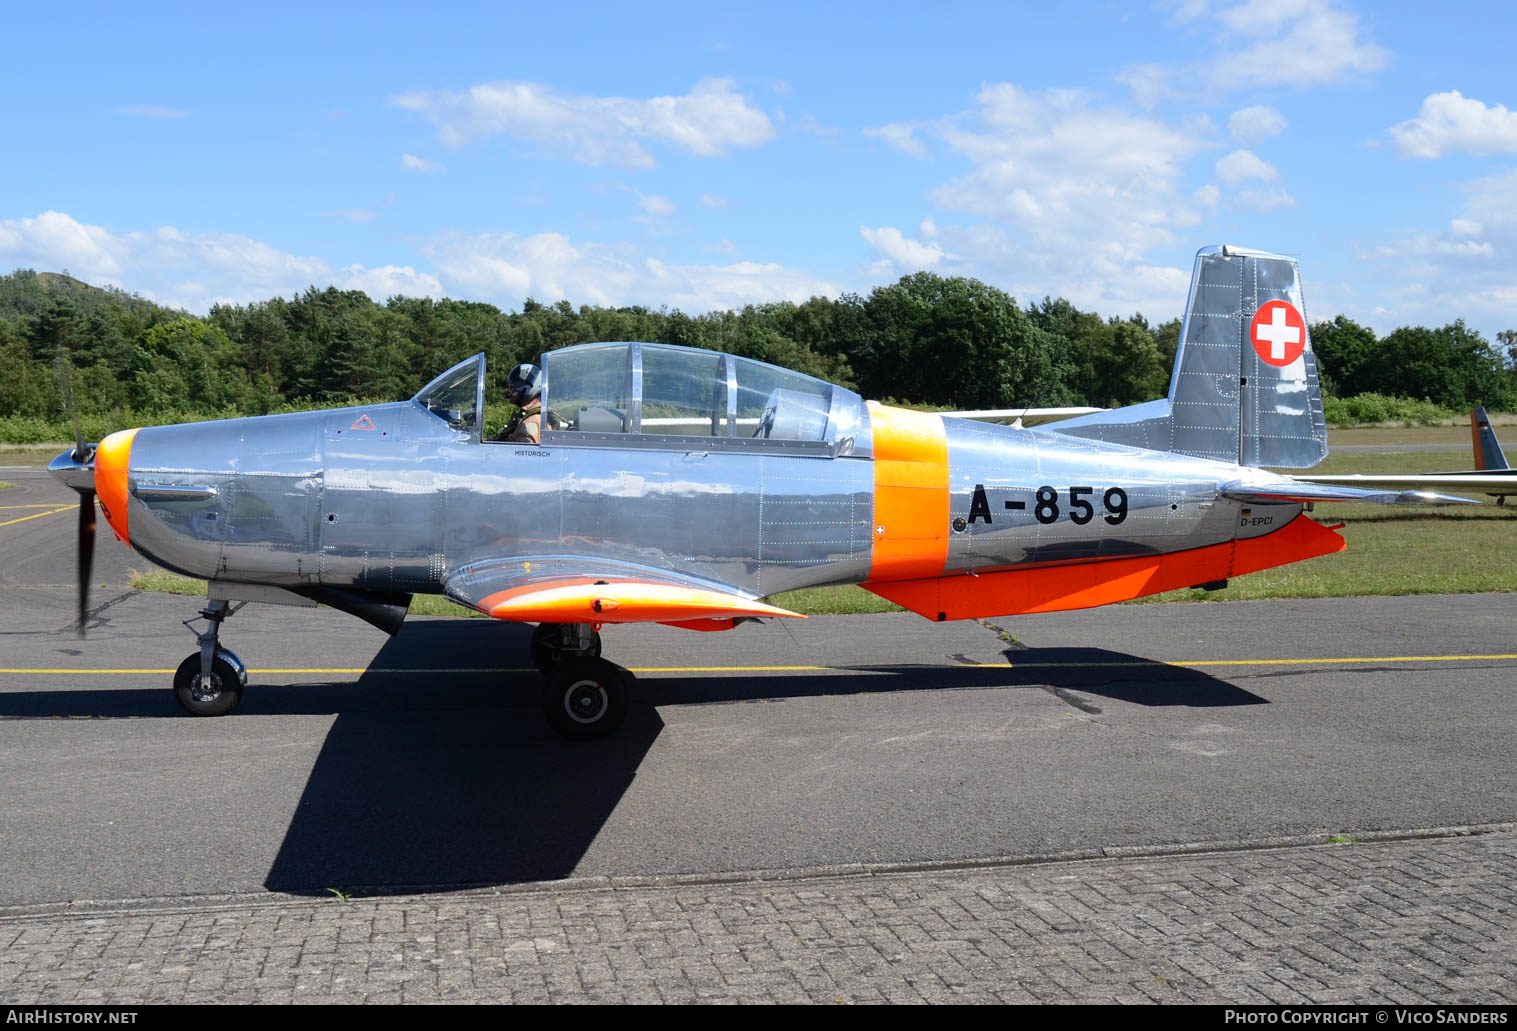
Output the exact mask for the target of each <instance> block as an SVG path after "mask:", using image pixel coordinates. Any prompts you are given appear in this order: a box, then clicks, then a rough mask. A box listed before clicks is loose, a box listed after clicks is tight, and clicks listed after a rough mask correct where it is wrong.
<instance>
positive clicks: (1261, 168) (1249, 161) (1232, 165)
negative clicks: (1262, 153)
mask: <svg viewBox="0 0 1517 1031" xmlns="http://www.w3.org/2000/svg"><path fill="white" fill-rule="evenodd" d="M1216 168H1217V178H1218V179H1221V180H1222V181H1223V182H1224V183H1227V184H1228V185H1229V186H1236V185H1238V184H1239V183H1241V182H1244V181H1246V180H1249V179H1259V180H1262V181H1264V182H1274V181H1275V180H1276V179H1278V178H1280V171H1279V169H1277V168H1275V166H1274V165H1272V164H1270V163H1269V162H1268V161H1265V160H1264V159H1263V158H1261V157H1259V155H1257V154H1255V153H1254V152H1253V151H1251V150H1235V151H1233V152H1232V153H1231V154H1229V155H1227V157H1225V158H1222V159H1220V160H1219V161H1218V162H1217V165H1216Z"/></svg>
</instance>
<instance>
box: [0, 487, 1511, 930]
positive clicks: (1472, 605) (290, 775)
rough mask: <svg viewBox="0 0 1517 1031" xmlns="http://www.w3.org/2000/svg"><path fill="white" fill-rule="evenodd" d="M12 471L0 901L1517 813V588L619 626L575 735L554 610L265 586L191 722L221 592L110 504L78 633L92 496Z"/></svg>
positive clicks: (545, 875) (4, 599) (467, 879)
mask: <svg viewBox="0 0 1517 1031" xmlns="http://www.w3.org/2000/svg"><path fill="white" fill-rule="evenodd" d="M0 479H8V480H11V481H12V482H16V483H17V484H18V485H19V486H18V487H17V488H15V489H12V490H5V491H0V506H5V507H0V783H3V784H4V785H6V804H5V805H4V806H3V807H0V870H4V871H5V873H4V876H3V877H0V905H7V906H16V905H36V904H39V903H48V902H64V901H70V900H86V899H93V900H101V899H143V898H173V897H193V896H201V895H221V894H226V893H238V892H260V891H273V892H282V893H293V894H298V895H312V896H318V895H327V893H328V889H331V888H338V889H342V890H344V891H374V890H386V891H389V890H431V889H436V888H453V887H458V886H464V885H474V886H479V885H499V884H512V883H520V882H525V881H539V880H550V879H556V878H562V877H569V876H587V875H609V876H618V875H647V874H672V873H711V872H720V871H753V870H772V869H782V868H792V867H803V866H813V865H819V864H846V863H896V862H919V861H938V860H953V859H977V858H985V857H994V856H1003V855H1026V854H1052V853H1059V852H1063V851H1068V850H1082V849H1090V848H1103V847H1121V846H1142V845H1167V844H1183V843H1187V842H1196V841H1213V842H1217V841H1235V840H1257V839H1260V838H1267V837H1271V836H1283V835H1301V834H1317V833H1345V834H1353V833H1355V832H1365V831H1382V830H1406V829H1413V828H1418V827H1432V826H1449V825H1456V824H1491V823H1502V822H1509V821H1513V820H1517V749H1514V748H1513V747H1512V739H1513V729H1514V727H1517V691H1514V690H1513V685H1514V683H1517V641H1514V640H1513V634H1512V629H1513V626H1514V625H1517V622H1514V620H1517V595H1473V596H1445V597H1436V596H1423V597H1410V598H1385V599H1340V600H1328V601H1283V602H1255V603H1230V604H1225V605H1222V604H1215V605H1162V606H1118V607H1114V608H1107V609H1101V610H1094V611H1088V612H1072V613H1058V614H1050V615H1044V616H1035V617H1021V618H1017V619H1009V620H1004V621H992V622H991V623H988V624H982V623H974V622H967V623H952V624H931V623H928V622H926V621H924V620H922V619H920V618H919V617H916V616H914V615H909V614H901V615H885V616H857V617H818V618H814V619H810V620H806V621H778V622H774V623H768V624H764V625H760V626H746V627H742V628H740V629H738V630H736V631H733V632H731V633H727V634H695V633H690V632H687V631H681V630H675V629H670V628H663V627H628V628H609V629H608V630H607V631H606V632H605V653H606V655H607V656H608V657H609V658H612V659H614V660H615V661H618V662H620V663H622V664H623V665H626V666H629V667H632V668H634V669H637V670H640V671H641V672H640V673H639V687H638V692H637V696H636V699H635V702H634V704H633V706H632V709H631V715H630V716H629V718H628V721H627V723H626V725H625V726H624V728H623V729H622V730H621V732H620V733H619V734H618V735H617V736H616V737H615V738H613V739H611V740H608V741H603V742H597V743H570V742H565V741H562V740H560V739H559V738H558V737H557V736H555V735H554V734H553V733H552V732H551V731H549V730H548V728H547V726H546V724H545V722H544V721H543V718H542V716H541V714H540V712H539V711H538V701H537V692H538V687H539V684H540V679H539V677H538V675H537V674H536V673H535V672H534V671H530V670H529V669H527V668H526V667H527V666H528V663H527V661H526V647H525V646H526V639H527V630H526V629H525V628H521V627H516V626H510V625H503V624H498V623H494V622H491V621H486V620H447V619H418V620H413V621H411V622H408V623H407V625H406V627H405V629H404V630H403V631H402V633H401V634H400V635H399V636H398V637H396V638H394V639H389V638H386V637H385V635H383V634H382V633H381V632H379V631H377V630H374V629H373V628H371V627H369V626H367V625H366V624H363V623H361V622H359V621H357V620H355V619H352V618H351V617H348V616H345V615H343V614H341V613H337V612H334V611H331V610H328V609H325V608H323V609H296V608H283V607H274V606H253V605H250V606H248V607H247V608H246V609H245V610H243V611H242V612H239V613H238V614H237V615H236V616H234V617H233V618H232V619H231V620H230V621H229V622H228V623H227V625H226V627H225V628H224V632H223V638H222V639H223V643H224V644H225V645H226V646H227V647H230V648H231V649H232V650H234V651H236V652H237V653H238V654H240V655H241V656H242V658H243V659H244V661H245V662H246V663H247V665H248V666H249V668H250V671H251V676H250V685H249V688H248V691H247V694H246V696H245V697H244V700H243V704H242V706H241V707H240V708H239V709H238V710H237V711H236V712H235V713H234V714H232V715H230V716H228V717H224V718H220V719H194V718H191V717H188V716H183V715H181V713H180V710H179V709H178V707H177V706H176V705H175V703H174V701H173V698H172V695H171V693H170V690H169V679H170V672H169V671H171V670H172V669H173V668H174V667H175V666H177V665H178V663H179V661H180V660H181V659H182V658H183V657H184V656H185V655H187V654H188V653H189V652H190V651H191V650H192V647H193V644H194V642H193V638H192V637H191V635H190V634H189V633H187V632H186V631H185V630H183V629H182V628H181V627H180V626H179V621H180V620H183V619H187V618H190V617H191V616H193V615H194V613H195V611H196V609H197V608H198V607H199V603H198V602H197V601H196V600H195V599H189V598H179V597H173V596H167V595H153V594H141V593H137V592H133V591H131V590H129V589H128V588H126V587H125V583H126V580H127V571H128V570H129V568H131V567H132V566H133V565H137V566H139V567H141V566H143V565H144V563H143V562H142V560H140V559H136V558H135V557H134V556H132V555H131V554H130V553H129V552H127V551H126V550H125V549H124V548H122V547H121V546H120V545H119V544H117V543H116V542H114V541H112V540H110V539H109V536H110V535H109V531H108V530H107V529H106V528H105V526H104V523H103V522H102V523H101V538H102V539H101V542H100V549H99V554H98V556H97V564H96V571H95V575H94V576H93V577H92V579H93V581H94V582H95V583H96V584H104V585H106V586H104V587H100V586H97V587H95V588H94V590H93V592H92V597H91V602H90V606H91V615H90V619H89V626H90V629H89V636H88V638H87V639H85V640H83V641H81V640H78V639H77V638H76V637H75V635H74V633H73V629H72V620H73V612H74V605H75V601H74V593H73V587H72V581H73V538H74V516H73V514H72V504H73V502H72V499H71V498H70V497H69V496H68V494H67V492H66V491H62V490H61V489H60V488H57V487H55V485H53V484H52V481H51V480H50V478H48V477H46V474H45V472H43V471H42V470H40V469H33V470H15V469H10V470H4V471H0ZM32 505H35V506H38V507H35V508H32V507H11V506H32ZM1351 546H1352V545H1351ZM997 623H999V626H998V625H996V624H997Z"/></svg>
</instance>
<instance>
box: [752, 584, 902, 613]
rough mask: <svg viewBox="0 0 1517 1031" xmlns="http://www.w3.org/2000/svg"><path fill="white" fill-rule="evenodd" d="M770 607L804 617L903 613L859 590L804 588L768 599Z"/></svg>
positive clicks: (891, 603)
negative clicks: (776, 606) (777, 607)
mask: <svg viewBox="0 0 1517 1031" xmlns="http://www.w3.org/2000/svg"><path fill="white" fill-rule="evenodd" d="M769 601H770V603H771V604H774V605H778V606H779V607H780V608H782V609H789V610H790V611H792V612H800V613H802V614H804V615H807V616H837V615H851V614H854V613H860V612H905V611H906V610H905V609H903V608H901V607H900V606H899V605H897V604H896V603H895V602H893V601H886V600H885V599H884V598H881V597H880V596H879V595H878V594H870V593H869V592H868V591H866V590H864V588H862V587H805V588H802V589H801V590H799V591H786V592H785V593H784V594H776V595H775V596H774V597H772V598H770V599H769Z"/></svg>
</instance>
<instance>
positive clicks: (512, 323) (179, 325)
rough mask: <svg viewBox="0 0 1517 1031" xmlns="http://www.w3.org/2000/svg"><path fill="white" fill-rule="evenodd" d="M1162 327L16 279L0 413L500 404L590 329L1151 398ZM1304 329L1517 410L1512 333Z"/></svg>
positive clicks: (920, 294) (924, 376)
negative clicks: (457, 382)
mask: <svg viewBox="0 0 1517 1031" xmlns="http://www.w3.org/2000/svg"><path fill="white" fill-rule="evenodd" d="M1179 335H1180V320H1179V319H1177V318H1171V319H1169V320H1167V321H1164V322H1160V323H1157V324H1152V323H1150V322H1149V321H1148V320H1147V319H1145V318H1144V317H1143V316H1142V315H1133V316H1131V317H1129V318H1125V319H1120V318H1102V317H1101V316H1099V315H1097V314H1095V313H1093V312H1085V311H1081V310H1079V309H1078V308H1076V307H1075V306H1074V305H1073V304H1071V303H1070V302H1069V301H1067V300H1064V299H1063V298H1058V299H1052V298H1044V299H1043V300H1042V301H1040V302H1038V303H1035V304H1030V305H1027V306H1026V307H1023V306H1021V305H1019V304H1018V302H1017V301H1016V300H1015V299H1014V298H1013V297H1011V296H1010V295H1008V294H1006V293H1005V292H1004V291H1001V290H998V289H996V288H995V287H993V286H989V285H987V284H985V283H982V282H980V281H978V280H975V279H970V278H965V277H957V276H956V277H943V276H938V275H935V274H933V273H930V272H918V273H916V274H914V275H910V276H906V277H904V278H902V279H900V280H899V281H898V282H895V283H892V284H889V285H885V286H879V287H875V288H874V289H872V290H871V291H869V293H868V294H867V295H863V294H844V295H842V296H841V297H839V298H837V299H835V300H834V299H830V298H826V297H813V298H812V299H811V300H809V301H806V302H805V303H802V304H794V303H791V302H786V301H781V302H774V303H770V304H759V305H749V306H746V307H744V308H742V309H741V310H729V311H713V312H709V313H706V314H701V315H687V314H685V313H684V312H681V311H678V310H674V311H669V310H666V309H650V308H647V307H642V306H637V305H632V306H626V307H618V308H608V307H596V306H590V305H582V306H580V307H575V306H574V305H572V304H571V303H570V302H569V301H567V300H560V301H558V302H557V303H555V304H540V303H538V302H537V301H535V300H532V299H530V298H529V299H527V300H526V301H525V302H524V303H523V305H522V307H521V310H520V311H502V310H501V309H499V308H497V307H496V306H494V305H491V304H484V303H480V302H474V301H459V300H451V299H444V300H433V299H430V298H414V297H391V298H389V299H388V300H387V301H386V302H385V303H383V304H380V303H377V302H375V301H374V300H373V299H371V298H370V297H369V296H368V295H367V294H364V293H363V292H361V291H356V290H348V291H343V290H338V289H336V288H335V287H329V288H327V289H325V290H318V289H316V288H314V287H313V288H310V289H308V290H306V291H305V292H304V293H302V294H300V295H299V296H296V297H292V298H289V299H285V298H282V297H276V298H272V299H270V300H267V301H260V302H256V303H252V304H247V305H217V306H215V307H213V308H212V309H211V310H210V312H209V314H207V315H206V316H204V317H200V316H195V315H191V314H188V313H186V312H183V311H178V310H173V309H169V308H164V307H161V306H158V305H156V304H153V303H151V302H149V301H146V300H144V299H142V298H140V297H136V296H134V295H130V294H126V293H123V292H122V291H119V290H100V289H97V288H94V287H90V286H87V285H86V284H83V283H81V282H80V281H78V280H76V279H72V278H71V277H68V276H67V275H66V274H65V275H56V274H51V273H37V272H34V271H31V270H19V271H16V272H14V273H12V274H11V275H8V276H0V418H4V417H30V418H33V419H41V420H57V419H59V418H60V416H61V413H62V411H63V408H64V400H63V390H62V387H61V381H60V372H59V370H60V368H66V369H67V370H69V371H68V375H69V376H71V378H72V380H71V385H72V387H73V393H74V396H75V398H76V399H77V406H78V410H79V411H80V412H81V413H82V414H84V415H89V416H95V417H97V418H104V419H105V420H106V421H107V422H108V423H110V424H113V425H136V424H139V423H143V422H152V421H169V420H171V419H183V418H188V417H199V418H207V417H220V416H226V415H233V414H263V413H267V412H271V411H277V410H282V409H286V408H288V407H290V406H291V405H292V404H296V405H302V404H332V405H335V404H342V403H347V402H356V401H372V400H393V399H398V398H403V397H408V396H410V395H411V394H413V393H414V392H415V391H416V390H417V389H418V388H419V387H420V386H421V385H422V384H423V383H425V382H427V381H428V380H429V379H431V378H432V377H433V376H435V375H436V374H437V373H439V372H441V371H442V370H444V369H446V368H447V367H448V366H449V365H451V364H453V363H455V362H457V361H460V360H462V359H464V358H466V357H468V356H469V355H472V354H475V353H477V352H479V351H483V352H485V354H486V355H487V356H488V359H489V369H490V377H491V381H492V382H491V384H490V387H491V389H492V391H494V392H495V394H496V395H497V396H498V394H499V392H500V391H499V387H500V386H501V385H503V384H504V381H505V376H506V374H507V372H509V371H510V369H511V367H512V366H514V365H515V364H517V363H519V362H531V361H536V360H537V357H538V355H539V354H541V353H542V352H544V351H547V350H552V349H554V348H559V347H566V346H569V345H571V344H578V343H585V342H589V341H595V340H643V341H657V342H662V343H670V344H681V345H685V346H689V347H703V348H709V349H712V350H719V351H727V352H731V353H734V354H738V355H741V356H744V357H748V358H756V359H759V360H760V361H766V362H770V363H772V364H775V365H781V366H785V367H787V368H791V369H795V370H797V371H800V372H804V373H808V374H811V375H814V376H818V377H821V378H823V379H826V380H830V381H832V382H836V383H842V384H844V385H846V386H849V387H852V388H854V389H856V390H858V391H859V392H860V393H861V394H863V395H864V396H865V397H872V398H879V399H893V400H897V401H902V402H909V403H915V404H925V405H933V406H939V407H954V408H999V407H1011V406H1016V405H1032V406H1052V405H1067V404H1091V405H1099V406H1102V407H1111V406H1117V405H1124V404H1132V403H1135V402H1138V401H1144V400H1148V399H1150V398H1153V397H1159V396H1161V395H1163V394H1164V393H1165V391H1166V389H1167V384H1168V381H1169V374H1170V369H1171V366H1172V365H1173V362H1174V355H1175V350H1176V347H1177V344H1178V341H1179ZM1312 339H1313V344H1314V347H1315V349H1316V352H1317V356H1318V363H1319V368H1320V370H1321V373H1322V379H1323V386H1324V389H1325V390H1326V391H1327V392H1328V393H1335V394H1339V395H1342V396H1347V395H1350V394H1359V393H1370V392H1373V393H1378V394H1385V395H1389V396H1401V397H1409V398H1426V399H1428V400H1430V401H1432V402H1433V403H1435V404H1437V405H1439V406H1442V407H1444V408H1449V409H1455V410H1457V409H1461V408H1464V407H1467V406H1469V405H1471V404H1476V403H1479V404H1484V405H1486V406H1487V407H1490V408H1493V409H1512V408H1517V368H1514V363H1513V350H1514V345H1517V332H1513V331H1507V332H1504V333H1501V334H1498V341H1497V342H1496V343H1495V344H1492V343H1491V342H1489V341H1487V340H1486V339H1485V338H1484V337H1482V336H1481V335H1480V334H1479V333H1477V332H1475V331H1473V330H1471V329H1469V328H1468V327H1467V326H1465V325H1464V323H1463V322H1462V321H1456V322H1454V323H1451V324H1450V325H1447V326H1444V327H1442V328H1441V329H1429V328H1426V327H1420V326H1418V327H1405V328H1401V329H1397V330H1395V331H1394V332H1392V333H1390V334H1389V335H1387V336H1385V337H1377V336H1376V335H1375V333H1374V332H1373V331H1372V330H1370V329H1369V328H1367V327H1365V326H1361V325H1358V324H1357V323H1355V322H1353V321H1352V320H1349V319H1347V318H1345V317H1343V316H1339V317H1338V318H1336V319H1334V320H1332V321H1330V322H1320V323H1317V324H1315V325H1314V326H1313V327H1312ZM60 355H62V356H64V358H65V361H64V362H62V363H60V361H59V356H60Z"/></svg>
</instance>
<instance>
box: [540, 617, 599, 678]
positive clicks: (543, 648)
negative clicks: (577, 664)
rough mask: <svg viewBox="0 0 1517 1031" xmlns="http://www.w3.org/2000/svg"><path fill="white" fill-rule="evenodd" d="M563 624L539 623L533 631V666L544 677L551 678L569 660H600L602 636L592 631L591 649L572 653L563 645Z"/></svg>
mask: <svg viewBox="0 0 1517 1031" xmlns="http://www.w3.org/2000/svg"><path fill="white" fill-rule="evenodd" d="M562 625H563V624H561V623H539V624H538V627H537V629H536V630H534V631H532V646H531V647H532V665H534V666H536V667H537V669H538V671H539V672H540V673H542V675H543V676H545V677H549V678H551V677H552V676H553V671H554V670H555V669H557V668H558V667H559V665H560V664H561V663H564V662H566V661H568V660H569V659H598V658H600V634H598V633H596V632H595V631H594V630H592V631H590V647H589V648H586V649H585V650H584V651H582V652H581V651H571V650H569V649H567V648H565V647H564V646H563V644H562V641H563V634H562V631H561V630H560V629H559V628H560V627H561V626H562Z"/></svg>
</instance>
